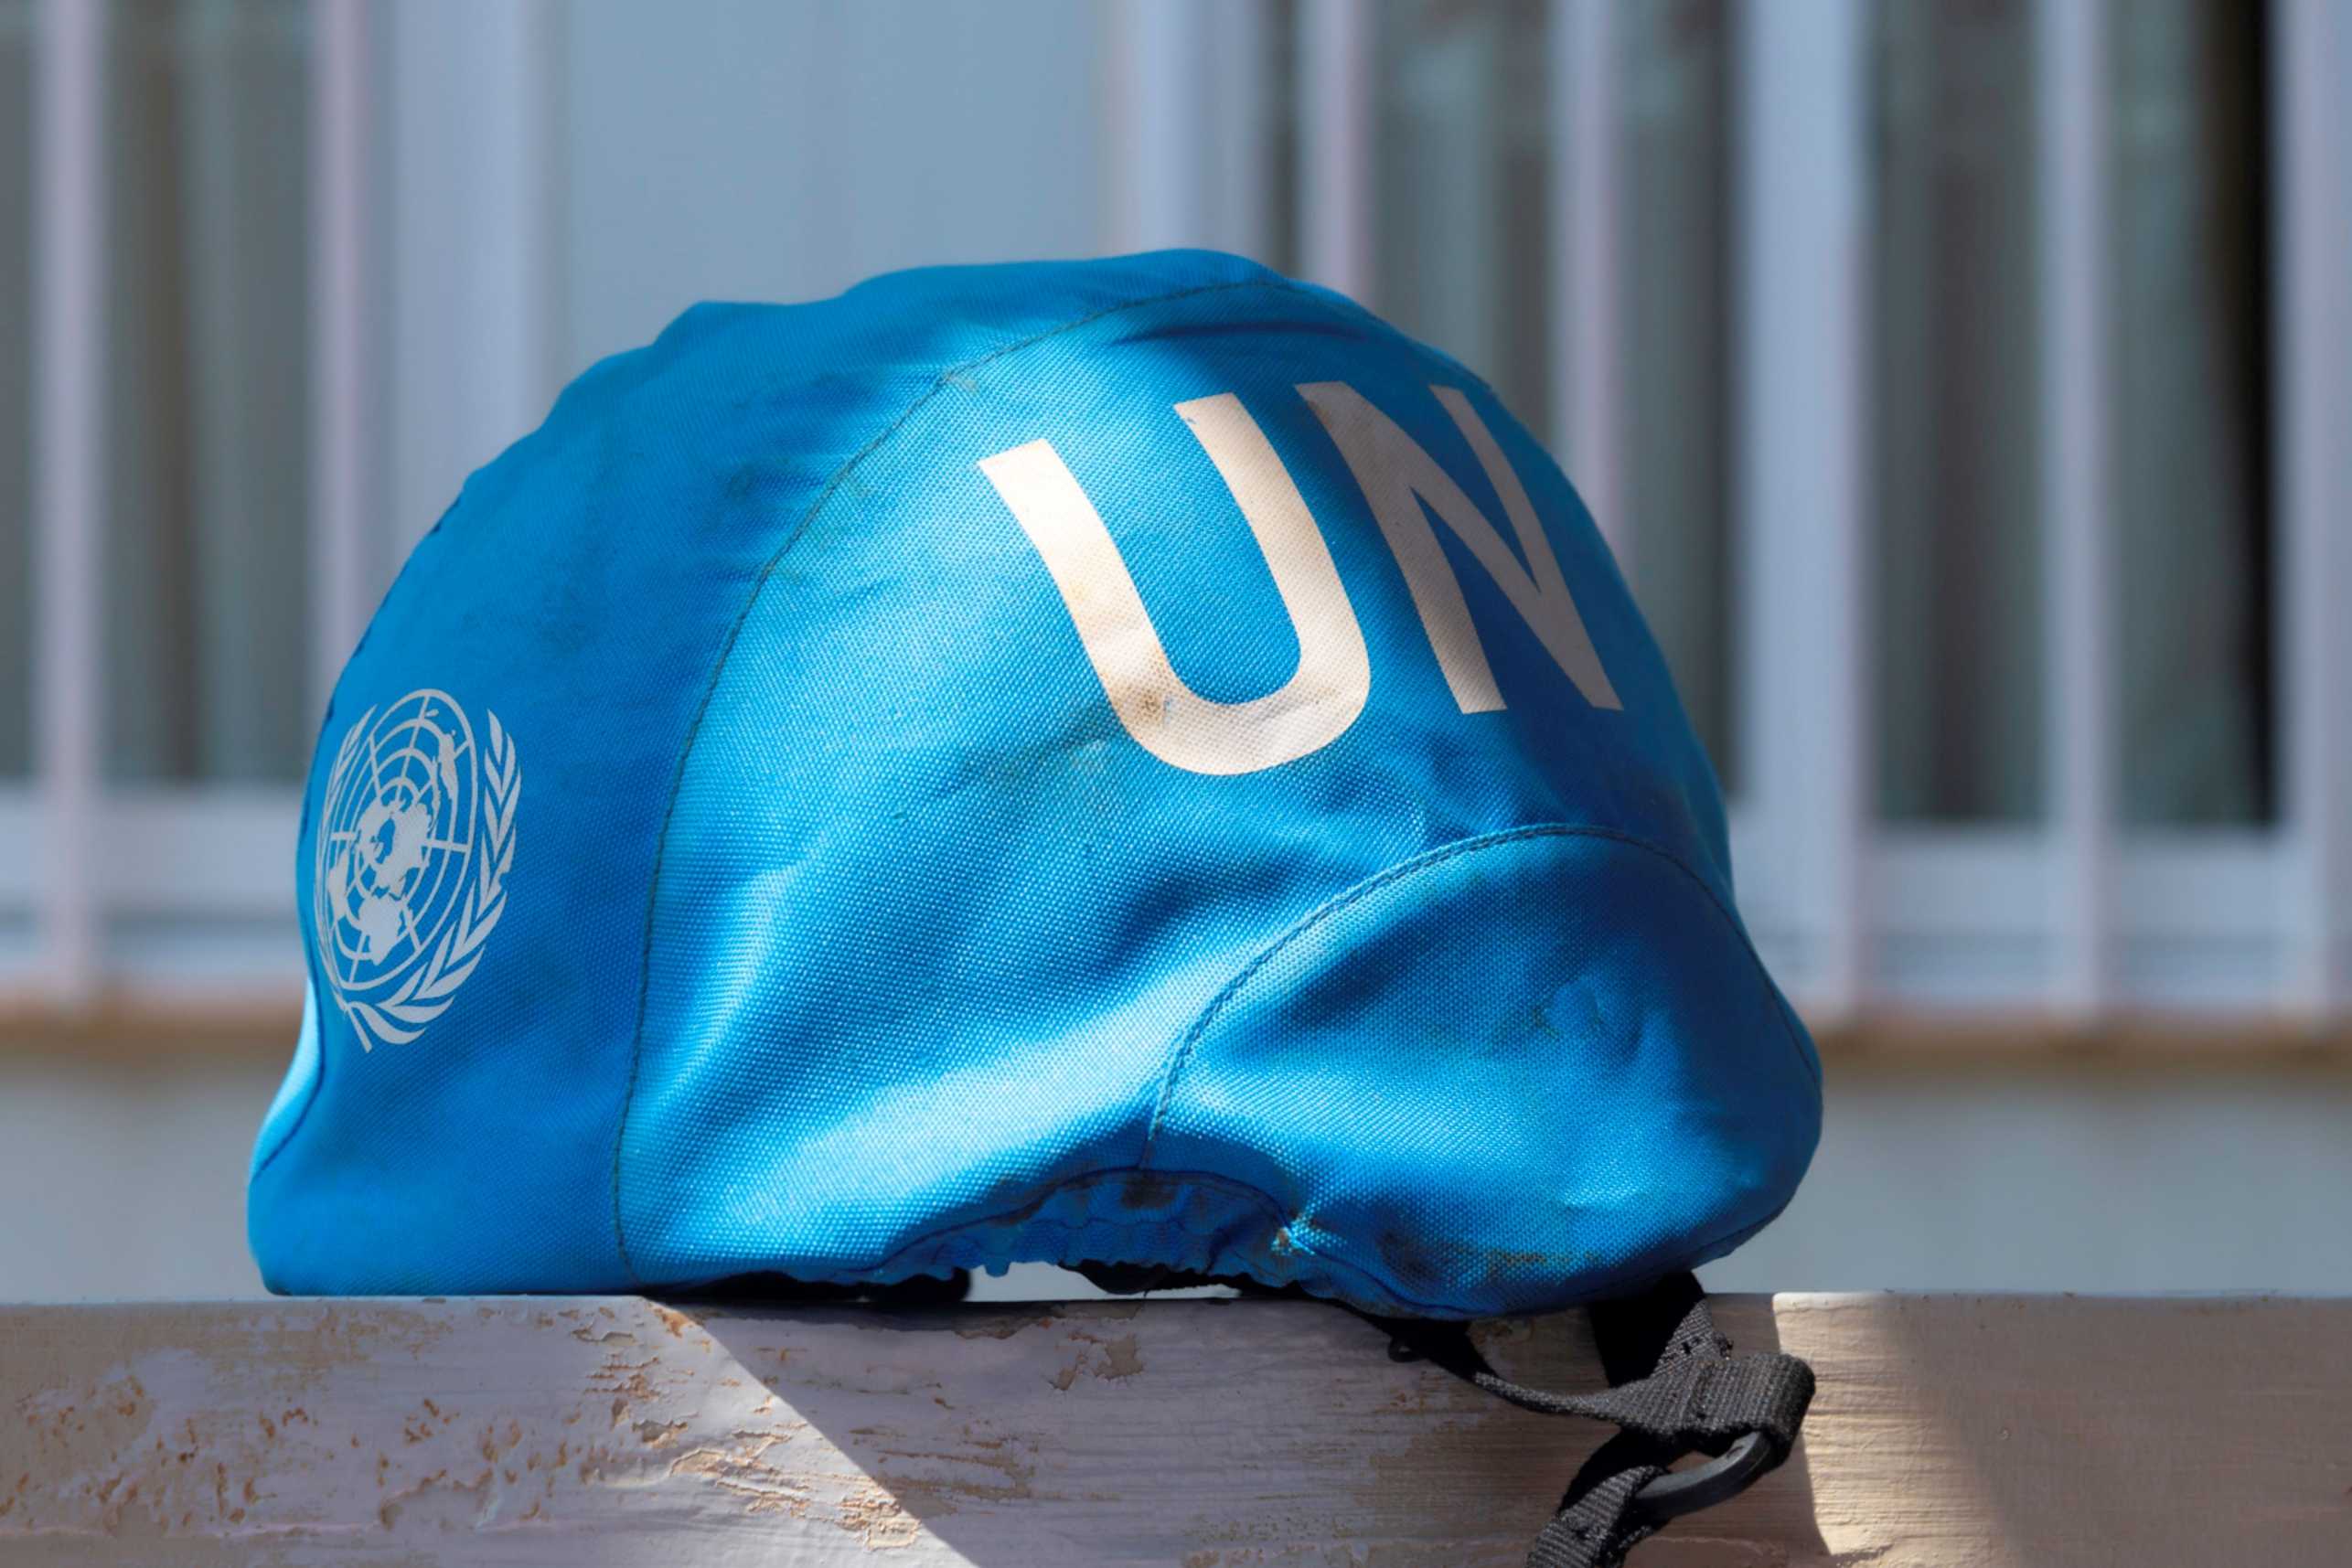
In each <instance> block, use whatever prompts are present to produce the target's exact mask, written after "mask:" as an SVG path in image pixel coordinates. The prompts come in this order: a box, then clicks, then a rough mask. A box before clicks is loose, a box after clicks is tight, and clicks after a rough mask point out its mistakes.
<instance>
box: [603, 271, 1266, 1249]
mask: <svg viewBox="0 0 2352 1568" xmlns="http://www.w3.org/2000/svg"><path fill="white" fill-rule="evenodd" d="M1241 289H1266V290H1269V291H1277V292H1285V293H1298V294H1309V293H1310V291H1309V290H1307V289H1305V288H1303V287H1301V286H1300V285H1299V284H1297V283H1292V282H1290V281H1289V280H1288V279H1287V278H1280V277H1265V278H1238V279H1235V280H1232V281H1230V282H1227V283H1202V284H1198V285H1196V286H1194V287H1192V288H1183V289H1171V290H1170V291H1168V292H1167V293H1157V294H1149V295H1146V296H1145V297H1144V298H1142V299H1133V300H1122V301H1120V302H1119V303H1118V304H1110V305H1105V306H1103V307H1102V308H1101V309H1099V310H1095V311H1090V312H1088V313H1087V314H1086V315H1081V316H1074V317H1073V318H1072V319H1070V320H1068V321H1065V322H1062V323H1059V324H1057V325H1053V326H1050V327H1046V328H1045V329H1043V330H1042V331H1040V332H1037V333H1033V334H1032V335H1031V336H1027V337H1024V338H1021V339H1020V340H1018V341H1017V342H1013V343H1008V344H1003V345H1000V347H995V348H991V349H989V351H988V352H987V353H985V354H981V355H978V356H976V357H973V358H970V359H967V360H963V361H961V362H959V363H957V364H955V365H951V366H949V367H947V368H945V369H943V370H941V371H939V372H938V373H937V374H936V375H935V376H934V377H933V378H932V380H931V385H930V386H929V387H927V388H926V389H924V391H923V392H922V393H920V394H919V395H918V396H916V397H915V399H914V400H913V401H911V402H909V403H908V404H907V405H906V407H905V408H903V409H902V410H901V411H899V413H898V415H897V417H896V418H894V419H893V420H892V421H890V423H888V424H887V425H885V426H883V427H882V430H881V432H878V433H877V434H876V435H875V436H874V438H873V439H872V440H871V441H869V442H867V443H866V444H865V445H863V446H861V447H860V448H859V449H858V450H857V451H856V452H854V453H850V456H849V458H848V459H847V460H846V461H844V462H843V463H842V464H841V466H840V467H839V468H838V469H836V470H835V471H834V473H833V475H832V477H830V478H829V479H828V480H826V481H825V483H824V485H822V486H821V487H820V488H819V489H818V493H817V498H816V499H815V500H813V501H811V502H810V503H809V505H808V509H807V511H806V512H804V513H802V514H801V517H800V520H799V521H798V522H797V523H796V524H794V525H793V527H792V531H791V532H790V533H788V534H786V536H785V538H784V539H783V541H782V542H781V543H779V544H778V545H777V546H776V548H775V551H774V552H773V553H772V554H770V555H769V557H768V558H767V560H766V561H765V563H764V564H763V565H762V566H761V568H760V571H759V575H758V576H757V577H755V578H754V579H753V581H752V586H751V591H750V592H747V593H746V594H745V595H744V596H743V607H742V608H741V609H739V610H737V611H736V612H735V618H734V620H733V621H732V623H730V624H729V625H728V627H727V635H726V636H725V637H724V638H723V639H722V640H721V642H720V645H719V651H718V653H717V655H716V656H714V657H713V659H712V660H711V673H710V676H709V677H707V678H706V679H705V681H704V683H703V687H702V696H701V698H700V700H699V701H698V702H696V704H695V707H694V717H693V718H692V719H691V720H689V722H688V724H687V730H686V739H685V741H684V742H683V743H682V744H681V745H680V746H679V749H678V766H677V768H676V769H675V770H674V771H673V772H672V773H671V775H670V782H669V801H668V805H665V806H664V807H663V809H662V816H661V831H660V833H659V834H658V835H657V837H656V838H655V840H654V859H653V869H652V872H651V874H650V876H649V877H648V878H647V884H646V918H645V936H644V940H643V943H642V944H641V946H640V948H639V952H638V957H637V1016H636V1025H635V1027H634V1028H633V1029H631V1031H630V1036H629V1071H628V1077H627V1079H626V1080H625V1083H623V1085H622V1089H621V1115H620V1119H619V1121H618V1123H617V1124H616V1125H615V1127H614V1129H613V1160H612V1171H611V1186H612V1190H613V1248H614V1252H615V1254H616V1255H617V1257H618V1260H619V1262H620V1265H621V1271H622V1273H624V1274H625V1275H627V1276H628V1277H629V1278H630V1279H631V1280H632V1281H635V1282H636V1283H637V1284H640V1285H641V1284H643V1283H645V1282H644V1280H643V1279H642V1277H641V1276H640V1275H638V1273H637V1268H636V1263H635V1262H634V1261H633V1260H632V1259H631V1258H630V1256H629V1246H628V1236H627V1231H626V1229H625V1224H624V1221H623V1220H622V1215H621V1152H622V1148H623V1147H624V1145H625V1144H626V1142H627V1141H628V1130H629V1111H630V1108H631V1106H633V1105H634V1104H636V1093H637V1072H638V1069H639V1067H640V1065H641V1064H642V1062H643V1059H644V1056H645V1027H646V1010H647V1002H648V998H649V997H650V996H651V994H652V976H653V932H654V920H655V915H656V913H657V910H658V908H659V905H660V898H661V876H662V869H663V867H664V866H665V864H666V863H667V862H668V858H669V829H670V825H671V822H672V821H673V819H674V818H675V817H676V816H677V815H678V801H679V795H681V794H682V793H683V792H684V789H685V786H686V769H687V764H688V763H689V762H690V760H691V759H692V757H693V755H694V743H695V741H697V740H699V739H700V736H701V733H702V722H703V720H704V718H705V717H706V716H707V715H708V714H709V712H710V710H711V699H712V698H713V697H714V696H716V695H717V693H718V690H719V685H720V682H721V680H722V678H723V677H725V675H726V669H727V661H728V659H729V658H730V657H731V656H732V655H733V653H734V651H735V644H736V642H737V640H738V639H740V638H741V637H742V635H743V626H744V624H745V623H747V622H748V621H749V620H750V619H751V615H752V611H753V610H754V609H755V608H756V607H757V606H758V604H759V602H760V597H761V595H762V593H763V592H764V591H765V590H766V588H767V585H768V582H769V580H770V579H772V578H773V577H774V576H775V570H776V568H777V566H779V565H780V564H782V562H783V560H784V558H785V556H786V554H788V553H789V552H790V551H791V549H792V548H793V546H795V545H796V544H798V543H799V542H800V540H801V539H802V537H803V536H804V535H806V534H807V532H808V528H809V525H810V524H812V523H814V522H815V521H816V520H817V517H818V514H819V513H821V512H823V511H824V509H825V508H826V507H827V506H828V505H829V503H830V502H831V501H832V499H833V497H834V496H835V495H837V494H838V493H839V491H840V489H841V487H842V485H844V484H846V483H847V482H848V480H849V477H850V474H851V473H853V472H855V470H856V469H857V467H858V465H859V464H861V463H863V462H864V461H865V460H866V459H867V458H869V457H871V456H872V455H873V454H874V453H877V452H879V451H880V450H882V447H884V446H886V445H887V444H889V443H890V441H891V438H892V437H893V436H895V435H897V434H898V432H900V431H902V430H903V429H905V428H906V426H907V424H908V423H909V422H910V421H913V420H914V416H915V415H916V414H918V413H920V412H921V411H923V409H924V408H925V406H926V405H927V404H929V403H930V401H931V400H933V399H934V398H935V397H937V396H938V395H939V394H940V393H941V392H942V391H944V390H946V389H947V388H948V387H949V386H951V385H953V384H954V383H955V381H956V380H957V379H958V378H960V377H963V376H968V375H969V374H971V373H972V372H973V371H975V370H978V369H980V368H983V367H985V366H988V365H991V364H994V363H995V362H996V361H998V360H1000V359H1003V358H1006V357H1010V356H1012V355H1015V354H1018V353H1020V352H1021V351H1022V350H1023V349H1027V348H1033V347H1037V345H1039V344H1041V343H1044V342H1047V341H1049V340H1050V339H1053V338H1056V337H1060V336H1063V335H1064V334H1065V333H1071V332H1075V331H1078V330H1079V329H1080V328H1082V327H1086V326H1091V325H1094V324H1095V323H1096V322H1098V321H1101V320H1103V319H1104V318H1105V317H1107V316H1113V315H1122V314H1124V313H1126V312H1128V311H1133V310H1143V309H1146V308H1148V307H1149V306H1152V305H1161V304H1172V303H1173V302H1175V301H1177V300H1182V299H1191V298H1192V297H1193V296H1195V295H1199V294H1213V293H1230V292H1233V291H1235V290H1241Z"/></svg>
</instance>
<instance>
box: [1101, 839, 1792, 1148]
mask: <svg viewBox="0 0 2352 1568" xmlns="http://www.w3.org/2000/svg"><path fill="white" fill-rule="evenodd" d="M1529 838H1597V839H1601V840H1604V841H1606V842H1609V843H1613V844H1622V845H1625V846H1627V847H1628V848H1635V849H1641V850H1646V851H1647V852H1648V853H1650V854H1652V855H1654V856H1656V857H1657V858H1658V859H1661V860H1663V861H1664V862H1665V863H1666V864H1667V865H1669V866H1672V867H1673V869H1676V870H1677V871H1680V872H1681V873H1682V874H1683V875H1684V876H1685V877H1687V878H1689V879H1690V880H1691V881H1692V882H1694V883H1695V884H1696V885H1697V886H1698V889H1699V891H1701V892H1703V893H1705V895H1706V900H1707V902H1708V903H1709V904H1711V905H1713V906H1714V908H1715V911H1716V914H1718V915H1720V916H1721V917H1722V918H1723V919H1724V920H1725V922H1726V923H1728V924H1729V925H1730V927H1731V930H1732V933H1733V934H1735V935H1736V936H1737V937H1738V938H1739V942H1740V946H1741V948H1742V950H1743V951H1745V952H1746V953H1747V955H1748V964H1749V965H1750V966H1751V967H1752V968H1753V969H1754V970H1755V972H1756V977H1757V978H1758V979H1759V981H1761V982H1762V983H1763V985H1764V987H1765V988H1766V999H1767V1000H1768V1001H1769V1000H1771V999H1772V998H1771V988H1772V977H1771V975H1770V973H1769V971H1767V970H1766V969H1765V967H1764V961H1763V960H1762V959H1761V958H1760V957H1759V956H1758V955H1757V953H1756V944H1755V943H1754V942H1753V941H1751V940H1749V938H1748V932H1747V928H1746V927H1744V926H1742V925H1741V924H1740V923H1739V921H1738V918H1737V916H1736V915H1734V914H1733V913H1732V912H1731V911H1730V910H1729V909H1728V908H1727V906H1726V905H1725V903H1724V901H1723V900H1722V899H1721V898H1720V897H1718V896H1717V895H1716V891H1715V889H1714V888H1713V887H1711V886H1709V885H1708V883H1707V880H1706V879H1705V878H1704V877H1702V876H1700V875H1699V874H1698V873H1697V872H1696V871H1694V870H1693V869H1691V868H1690V867H1689V866H1687V865H1685V864H1684V862H1683V859H1682V858H1681V857H1680V856H1678V855H1676V854H1674V853H1673V851H1672V850H1669V849H1667V848H1663V847H1662V846H1660V845H1657V844H1653V843H1652V842H1651V841H1650V840H1648V839H1647V838H1641V837H1635V836H1634V835H1632V834H1630V833H1622V832H1620V831H1618V830H1617V829H1615V828H1611V827H1580V826H1577V825H1576V824H1573V823H1565V822H1554V823H1533V824H1529V825H1527V826H1525V827H1506V828H1503V829H1501V830H1499V831H1497V832H1493V833H1485V834H1480V835H1478V836H1476V837H1469V838H1457V839H1456V840H1454V841H1453V842H1452V843H1450V844H1441V845H1439V846H1438V848H1434V849H1429V850H1425V851H1424V852H1423V853H1421V854H1420V855H1418V856H1416V857H1415V858H1414V859H1409V860H1400V861H1398V862H1397V863H1396V864H1395V865H1394V866H1391V867H1389V868H1388V869H1386V870H1384V871H1381V872H1379V873H1377V874H1375V875H1374V876H1371V877H1367V878H1366V879H1364V880H1363V881H1361V882H1358V883H1356V884H1355V885H1354V886H1353V887H1352V888H1349V889H1347V890H1345V891H1342V892H1340V893H1338V894H1335V895H1334V896H1333V897H1331V899H1329V900H1327V901H1325V902H1323V903H1321V904H1320V905H1318V906H1316V907H1315V908H1314V909H1312V910H1310V911H1309V912H1307V913H1306V914H1304V915H1302V916H1300V917H1299V921H1298V922H1297V923H1295V924H1293V925H1292V926H1291V927H1290V928H1289V929H1288V930H1287V931H1285V932H1284V933H1282V934H1281V935H1279V936H1278V937H1276V938H1275V939H1274V940H1273V941H1272V942H1270V943H1268V944H1267V945H1266V946H1265V947H1263V948H1260V949H1259V950H1258V952H1257V955H1256V956H1255V957H1253V958H1252V959H1250V961H1249V962H1248V963H1246V964H1245V965H1242V967H1241V968H1240V969H1239V970H1238V971H1237V972H1236V973H1235V975H1234V977H1233V978H1232V979H1230V980H1228V981H1226V982H1225V984H1224V987H1223V988H1222V989H1221V990H1219V991H1218V992H1217V994H1216V995H1215V996H1214V997H1211V998H1209V1005H1208V1006H1207V1007H1205V1008H1202V1009H1201V1015H1200V1017H1198V1018H1197V1019H1193V1020H1192V1026H1191V1027H1190V1028H1189V1029H1185V1031H1184V1032H1183V1034H1182V1035H1181V1036H1180V1037H1179V1038H1178V1040H1177V1041H1176V1044H1175V1046H1174V1047H1173V1049H1172V1050H1171V1052H1170V1054H1169V1060H1168V1066H1167V1069H1166V1071H1165V1072H1163V1073H1162V1074H1161V1078H1160V1093H1159V1095H1158V1097H1157V1099H1156V1100H1155V1102H1154V1104H1153V1105H1152V1111H1151V1122H1150V1125H1149V1127H1148V1128H1146V1130H1145V1132H1144V1135H1143V1154H1142V1156H1141V1157H1140V1158H1139V1160H1138V1162H1137V1163H1138V1166H1139V1168H1149V1165H1150V1164H1151V1153H1152V1150H1153V1149H1154V1148H1155V1147H1157V1146H1158V1144H1159V1140H1160V1128H1161V1126H1162V1125H1164V1124H1165V1123H1166V1122H1167V1120H1168V1111H1169V1107H1170V1106H1171V1104H1173V1103H1174V1101H1175V1097H1176V1083H1177V1080H1178V1079H1179V1078H1181V1076H1182V1075H1183V1072H1184V1069H1185V1068H1186V1066H1188V1065H1189V1064H1190V1063H1191V1061H1192V1053H1193V1051H1194V1049H1195V1048H1196V1047H1197V1046H1198V1045H1199V1044H1200V1043H1201V1040H1202V1039H1203V1037H1204V1036H1205V1035H1206V1034H1207V1033H1208V1031H1209V1029H1210V1027H1211V1026H1212V1025H1213V1024H1214V1023H1215V1022H1216V1019H1217V1016H1218V1015H1219V1014H1220V1013H1222V1012H1223V1011H1224V1009H1225V1008H1226V1007H1227V1006H1229V1005H1230V1004H1231V1003H1232V1001H1233V1000H1234V998H1235V997H1237V996H1239V995H1240V994H1241V992H1242V991H1243V989H1244V988H1245V987H1247V986H1248V984H1249V983H1250V981H1251V980H1253V979H1255V978H1256V976H1257V974H1258V972H1259V971H1260V970H1262V969H1264V968H1265V967H1266V965H1268V964H1270V963H1272V962H1273V961H1274V959H1275V958H1276V957H1277V956H1278V955H1280V953H1281V952H1282V950H1283V949H1284V948H1286V947H1288V945H1289V944H1291V943H1293V942H1295V941H1297V940H1298V939H1299V937H1301V936H1304V935H1306V934H1307V933H1309V932H1310V931H1312V930H1314V929H1315V928H1316V927H1317V926H1319V925H1320V924H1322V923H1324V922H1325V921H1327V920H1330V919H1331V917H1332V916H1334V915H1337V914H1339V913H1341V912H1342V911H1344V910H1346V909H1348V908H1349V907H1350V906H1351V905H1352V904H1355V903H1356V902H1358V901H1361V900H1363V899H1364V898H1367V897H1369V896H1370V895H1372V894H1373V893H1375V892H1378V891H1381V890H1382V889H1384V888H1386V887H1388V886H1390V885H1391V884H1393V883H1396V882H1400V881H1403V880H1405V879H1406V878H1407V877H1411V876H1414V875H1416V874H1417V873H1419V872H1422V871H1426V870H1428V869H1431V868H1432V867H1435V866H1440V865H1443V864H1445V863H1446V862H1447V861H1449V860H1452V859H1459V857H1461V856H1464V855H1469V854H1473V853H1475V852H1477V851H1479V850H1481V849H1491V848H1497V847H1498V846H1501V845H1505V844H1515V843H1518V842H1520V841H1521V840H1523V839H1529ZM1771 1011H1772V1016H1773V1018H1774V1019H1777V1020H1778V1021H1779V1023H1780V1032H1781V1035H1782V1036H1783V1038H1785V1039H1786V1040H1788V1042H1789V1049H1790V1050H1791V1051H1792V1052H1793V1053H1794V1054H1795V1056H1796V1058H1797V1061H1798V1063H1799V1065H1801V1066H1802V1067H1803V1068H1804V1069H1805V1070H1806V1072H1807V1073H1808V1074H1809V1075H1810V1076H1811V1077H1812V1079H1813V1082H1814V1083H1815V1084H1816V1085H1818V1084H1819V1083H1820V1080H1821V1074H1820V1070H1819V1068H1818V1067H1817V1066H1815V1065H1814V1063H1813V1062H1812V1059H1811V1058H1810V1056H1809V1055H1808V1053H1807V1052H1806V1051H1805V1049H1804V1048H1803V1046H1801V1044H1799V1043H1798V1040H1797V1037H1796V1032H1795V1031H1794V1030H1793V1029H1791V1028H1790V1027H1789V1019H1788V1015H1787V1013H1786V1011H1785V1010H1784V1009H1783V1008H1780V1007H1778V1006H1775V1007H1774V1008H1772V1009H1771Z"/></svg>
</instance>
